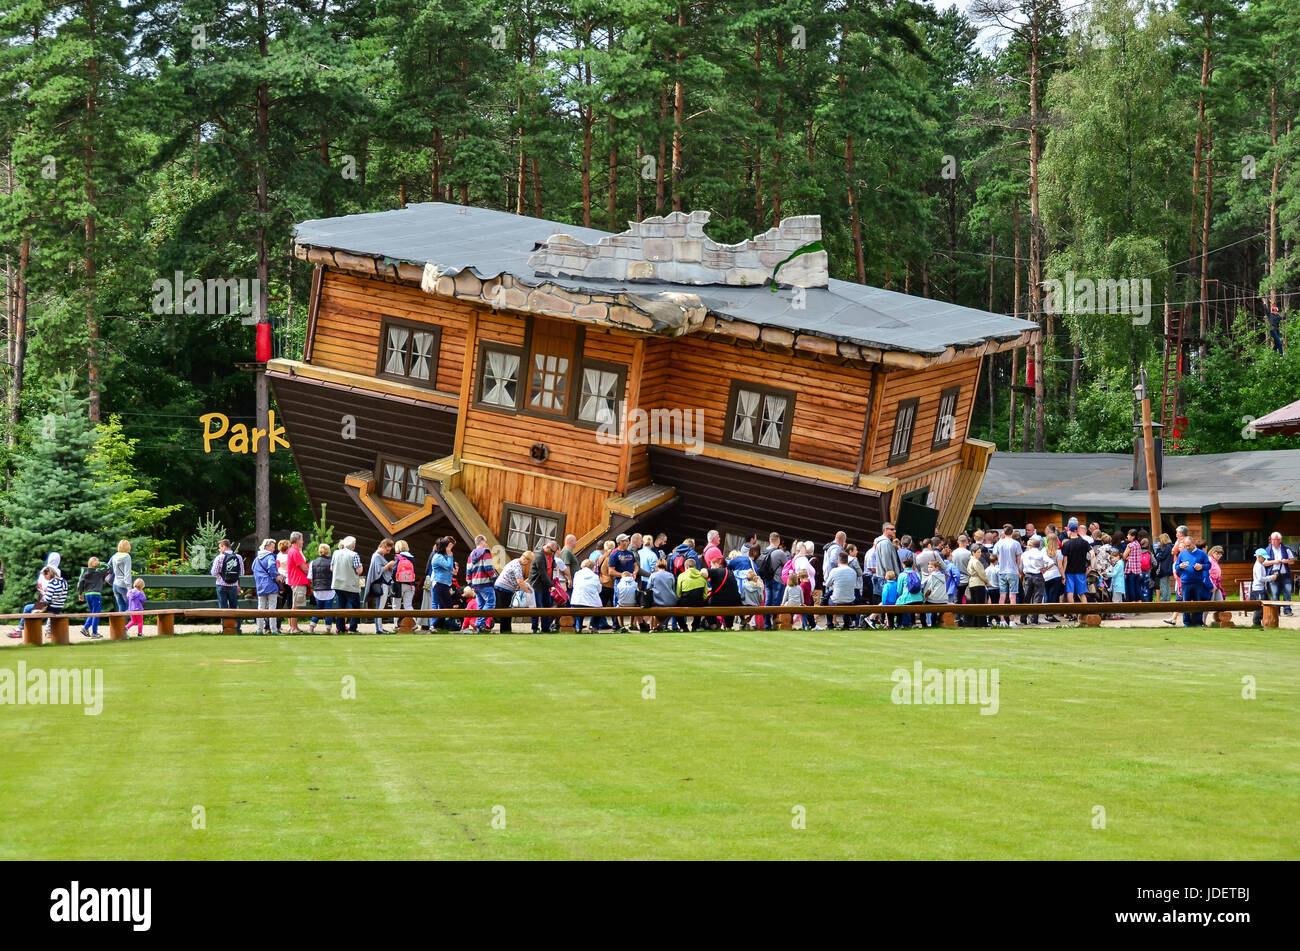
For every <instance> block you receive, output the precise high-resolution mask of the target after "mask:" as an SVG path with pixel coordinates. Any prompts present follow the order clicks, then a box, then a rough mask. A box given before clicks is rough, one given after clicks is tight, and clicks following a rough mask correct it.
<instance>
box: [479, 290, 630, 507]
mask: <svg viewBox="0 0 1300 951" xmlns="http://www.w3.org/2000/svg"><path fill="white" fill-rule="evenodd" d="M633 339H634V338H633V337H632V336H630V335H622V334H612V333H606V332H603V331H599V330H594V329H589V330H588V332H587V335H586V341H585V343H584V346H583V356H584V357H585V358H586V359H589V360H599V361H601V362H604V363H617V364H621V365H623V366H629V365H630V364H631V361H632V344H633ZM487 341H494V342H500V343H506V344H509V345H510V346H516V347H518V346H522V345H523V342H524V321H523V319H522V318H518V317H513V316H510V315H506V314H491V313H483V314H482V315H481V316H480V320H479V330H478V342H479V343H483V342H487ZM478 350H479V347H478V346H477V344H476V345H475V346H474V360H475V363H476V365H475V367H474V379H475V382H476V383H477V378H478V366H477V359H478ZM526 360H527V355H526V354H525V361H526ZM524 382H525V381H524V380H523V379H521V380H520V385H521V386H522V385H523V384H524ZM578 385H579V381H578V380H577V379H575V380H574V390H573V395H572V399H574V400H577V398H578V389H577V388H578ZM538 442H541V443H544V444H545V445H546V446H547V448H548V449H549V450H550V457H549V458H548V459H547V461H546V462H544V463H538V462H536V461H535V460H533V458H532V456H531V455H530V449H531V447H532V446H533V444H534V443H538ZM622 452H623V447H622V446H620V445H617V444H609V445H602V444H601V442H600V441H599V440H598V439H597V433H596V432H595V431H594V430H591V429H586V428H583V427H581V426H575V425H574V424H573V423H572V422H569V421H565V420H553V419H546V418H544V417H540V416H530V415H526V414H524V413H520V414H518V415H512V414H510V413H498V412H495V411H493V410H489V409H476V408H474V407H473V406H471V407H470V408H469V409H468V411H467V412H466V416H465V441H464V444H463V446H462V447H461V457H462V458H463V459H465V460H466V461H468V462H474V461H478V462H491V463H496V464H498V465H503V466H509V467H510V468H514V469H522V470H524V471H526V472H535V473H537V474H538V475H539V476H552V477H558V478H563V479H573V480H576V481H578V482H584V483H587V484H589V485H592V486H598V487H600V488H602V489H605V490H607V491H611V492H612V491H615V490H616V489H618V487H619V463H620V457H621V456H622ZM479 513H480V514H481V515H483V516H484V518H488V519H491V518H492V517H493V516H492V515H491V513H490V512H487V511H484V510H483V509H480V510H479Z"/></svg>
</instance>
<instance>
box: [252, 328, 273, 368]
mask: <svg viewBox="0 0 1300 951" xmlns="http://www.w3.org/2000/svg"><path fill="white" fill-rule="evenodd" d="M255 359H256V360H257V362H258V363H266V362H267V361H269V360H270V359H271V324H270V322H267V323H263V324H258V325H257V350H256V357H255Z"/></svg>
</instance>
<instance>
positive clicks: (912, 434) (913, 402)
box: [885, 397, 921, 466]
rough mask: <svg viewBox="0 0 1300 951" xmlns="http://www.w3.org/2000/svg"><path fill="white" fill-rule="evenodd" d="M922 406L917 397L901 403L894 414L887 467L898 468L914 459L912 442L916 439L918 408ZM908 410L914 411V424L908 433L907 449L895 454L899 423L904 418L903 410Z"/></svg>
mask: <svg viewBox="0 0 1300 951" xmlns="http://www.w3.org/2000/svg"><path fill="white" fill-rule="evenodd" d="M920 404H921V401H920V399H918V398H917V397H912V398H911V399H906V400H900V401H899V403H898V409H897V410H896V411H895V412H894V426H893V428H892V429H891V430H890V431H889V460H888V462H886V463H885V464H886V465H888V466H896V465H899V464H900V463H904V462H907V460H908V459H910V458H911V457H912V441H913V440H914V439H915V438H916V417H917V407H919V406H920ZM908 408H910V409H911V410H912V424H911V426H910V427H909V428H908V431H907V448H906V449H904V450H903V451H902V452H900V453H898V454H895V453H894V446H895V445H897V443H898V423H899V421H900V420H901V419H902V418H903V410H904V409H908Z"/></svg>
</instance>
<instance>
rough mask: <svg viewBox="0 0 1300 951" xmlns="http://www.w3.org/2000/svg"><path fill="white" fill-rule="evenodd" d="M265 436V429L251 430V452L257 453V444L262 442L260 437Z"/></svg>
mask: <svg viewBox="0 0 1300 951" xmlns="http://www.w3.org/2000/svg"><path fill="white" fill-rule="evenodd" d="M265 435H266V430H265V429H254V430H253V452H257V444H258V443H259V442H261V441H262V437H263V436H265Z"/></svg>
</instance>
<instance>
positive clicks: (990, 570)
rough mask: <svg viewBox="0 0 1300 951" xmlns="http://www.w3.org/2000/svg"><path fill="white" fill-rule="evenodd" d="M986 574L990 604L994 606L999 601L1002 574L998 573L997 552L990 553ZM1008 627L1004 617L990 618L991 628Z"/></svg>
mask: <svg viewBox="0 0 1300 951" xmlns="http://www.w3.org/2000/svg"><path fill="white" fill-rule="evenodd" d="M984 574H985V575H987V576H988V579H989V584H988V592H989V603H990V604H993V603H995V602H996V601H997V598H998V578H999V576H1000V575H1001V572H999V571H998V553H997V552H995V551H990V552H989V564H988V567H987V568H985V569H984ZM1006 626H1007V619H1006V617H1004V616H1000V617H993V618H990V620H989V627H1006Z"/></svg>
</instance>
